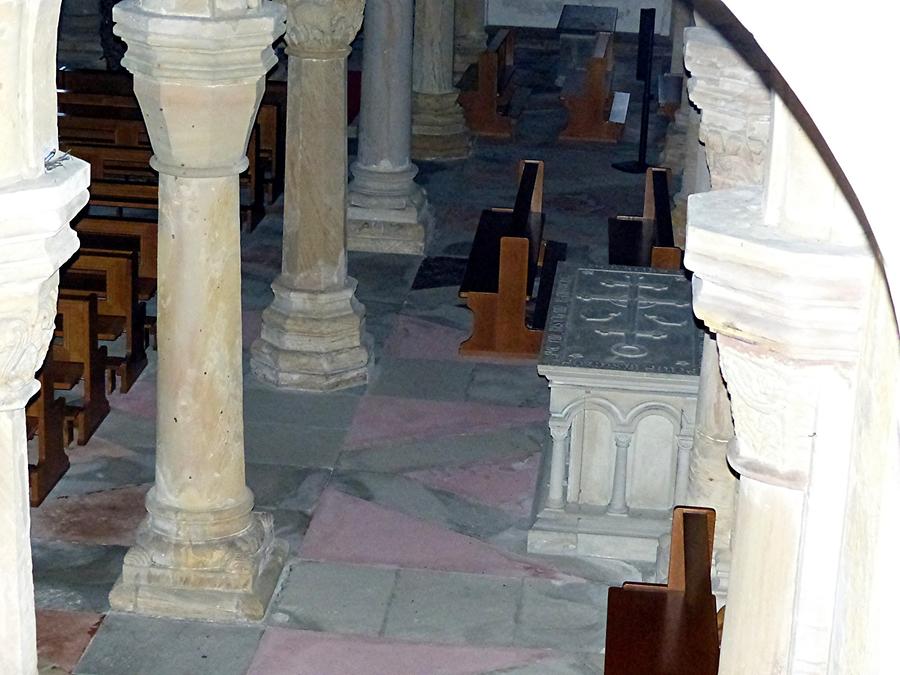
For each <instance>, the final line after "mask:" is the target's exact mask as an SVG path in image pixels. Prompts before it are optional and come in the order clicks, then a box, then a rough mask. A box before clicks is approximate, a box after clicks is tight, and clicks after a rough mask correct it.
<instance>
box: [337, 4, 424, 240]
mask: <svg viewBox="0 0 900 675" xmlns="http://www.w3.org/2000/svg"><path fill="white" fill-rule="evenodd" d="M412 2H413V0H369V2H368V3H367V6H366V18H365V25H364V31H365V33H364V42H363V80H362V109H361V111H360V122H359V151H358V155H357V159H356V162H354V164H353V166H352V167H351V171H352V173H353V181H352V182H351V183H350V206H349V209H348V212H347V215H348V223H347V243H348V246H349V248H350V249H352V250H364V251H379V252H384V253H411V254H416V255H421V254H422V253H424V251H425V240H426V227H427V225H428V219H429V214H428V210H427V207H426V203H425V194H424V192H423V191H422V189H421V188H419V187H418V186H417V185H416V184H415V183H414V182H413V178H415V175H416V173H418V168H416V165H415V164H413V163H412V162H411V161H410V144H411V132H412V128H411V124H412V107H411V97H412V39H413V4H412Z"/></svg>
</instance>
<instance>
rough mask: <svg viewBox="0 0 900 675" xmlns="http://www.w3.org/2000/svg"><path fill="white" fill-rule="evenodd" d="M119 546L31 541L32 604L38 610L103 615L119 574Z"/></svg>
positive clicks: (122, 554) (120, 567)
mask: <svg viewBox="0 0 900 675" xmlns="http://www.w3.org/2000/svg"><path fill="white" fill-rule="evenodd" d="M125 551H126V549H125V547H123V546H97V545H93V546H92V545H86V544H68V543H62V542H47V541H33V542H32V544H31V556H32V565H33V569H34V601H35V605H36V606H37V607H38V608H41V609H67V610H77V611H84V612H105V611H107V610H108V609H109V597H108V596H109V591H110V589H111V588H112V587H113V584H114V583H115V582H116V579H118V577H119V573H120V572H121V571H122V559H123V558H124V557H125Z"/></svg>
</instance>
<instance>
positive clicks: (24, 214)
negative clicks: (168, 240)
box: [0, 0, 90, 675]
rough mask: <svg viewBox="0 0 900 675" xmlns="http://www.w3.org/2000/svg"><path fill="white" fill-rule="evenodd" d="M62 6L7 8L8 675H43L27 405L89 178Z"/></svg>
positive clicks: (0, 294) (2, 551)
mask: <svg viewBox="0 0 900 675" xmlns="http://www.w3.org/2000/svg"><path fill="white" fill-rule="evenodd" d="M58 18H59V1H58V0H38V1H36V2H30V1H29V2H25V1H24V0H0V25H2V26H3V29H2V30H3V35H4V39H3V40H0V119H2V120H3V123H2V124H0V147H2V148H3V151H2V152H0V364H2V367H0V673H15V674H16V675H36V673H37V646H36V637H35V618H34V584H33V581H32V569H31V541H30V529H31V523H30V511H29V500H28V448H27V442H26V438H25V405H26V404H27V403H28V400H29V399H30V398H31V397H32V396H33V395H34V394H35V392H37V390H38V382H37V381H36V380H35V378H34V373H35V371H36V370H37V369H38V368H39V367H40V366H41V363H42V362H43V360H44V355H45V354H46V352H47V347H48V345H49V344H50V340H51V339H52V337H53V328H54V320H55V318H56V297H57V287H58V282H59V275H58V270H59V267H60V265H62V264H63V263H64V262H65V261H66V260H67V259H68V258H69V257H71V255H72V254H73V253H74V252H75V251H76V249H77V248H78V238H77V237H76V236H75V233H74V232H73V231H72V229H71V228H70V227H69V221H70V220H71V219H72V217H74V216H75V214H76V213H78V211H80V210H81V208H82V207H83V206H84V205H85V204H86V203H87V199H88V193H87V186H88V180H89V177H90V169H89V167H88V165H87V164H85V163H84V162H82V161H81V160H78V159H75V158H74V157H68V158H65V159H63V158H61V157H60V156H59V155H58V154H57V151H56V148H57V135H56V77H55V75H56V72H55V71H56V63H55V55H56V29H57V19H58Z"/></svg>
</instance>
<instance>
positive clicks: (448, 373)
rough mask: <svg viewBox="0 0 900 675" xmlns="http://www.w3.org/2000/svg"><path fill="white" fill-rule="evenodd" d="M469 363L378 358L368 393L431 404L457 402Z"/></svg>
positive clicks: (463, 391) (466, 382)
mask: <svg viewBox="0 0 900 675" xmlns="http://www.w3.org/2000/svg"><path fill="white" fill-rule="evenodd" d="M473 367H474V366H473V364H471V363H458V362H454V361H426V360H421V359H402V358H401V359H397V358H387V357H385V358H382V359H381V360H380V361H379V363H378V364H377V366H376V367H375V369H374V370H373V372H372V376H371V380H372V381H371V384H370V385H369V393H370V394H371V395H373V396H400V397H403V398H415V399H424V400H432V401H461V400H463V399H464V398H465V397H466V391H467V390H468V388H469V383H470V381H471V379H472V370H473Z"/></svg>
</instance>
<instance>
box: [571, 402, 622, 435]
mask: <svg viewBox="0 0 900 675" xmlns="http://www.w3.org/2000/svg"><path fill="white" fill-rule="evenodd" d="M589 410H596V411H599V412H602V413H605V414H606V416H607V417H609V421H610V422H611V423H612V426H613V431H617V430H621V429H622V428H623V427H624V426H625V424H626V419H625V416H624V415H623V414H622V411H621V410H619V408H617V407H616V406H615V404H613V403H612V402H610V401H607V400H606V399H602V398H586V399H578V400H577V401H572V402H571V403H570V404H569V405H567V406H566V407H565V408H563V410H562V411H561V412H560V413H559V417H562V418H564V419H565V420H566V424H571V423H572V422H573V421H574V418H575V416H576V415H577V414H578V413H580V412H587V411H589Z"/></svg>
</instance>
